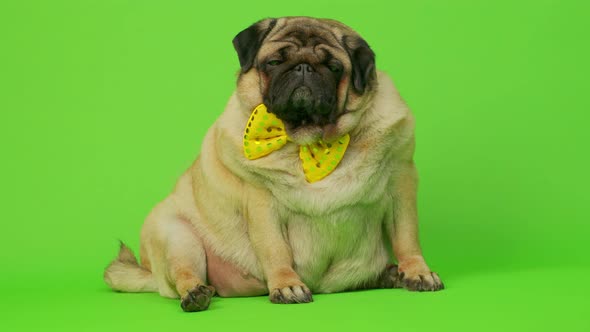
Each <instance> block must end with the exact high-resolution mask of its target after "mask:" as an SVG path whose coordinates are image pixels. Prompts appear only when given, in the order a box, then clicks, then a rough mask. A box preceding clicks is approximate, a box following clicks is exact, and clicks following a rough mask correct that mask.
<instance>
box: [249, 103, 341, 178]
mask: <svg viewBox="0 0 590 332" xmlns="http://www.w3.org/2000/svg"><path fill="white" fill-rule="evenodd" d="M287 141H290V139H289V137H288V136H287V133H286V132H285V125H284V124H283V122H282V121H281V120H280V119H279V118H277V117H276V116H275V115H274V114H272V113H269V112H268V111H267V109H266V106H265V105H264V104H260V105H258V106H256V108H255V109H254V111H253V112H252V115H251V116H250V119H249V120H248V124H246V128H245V129H244V155H245V156H246V158H248V159H250V160H254V159H258V158H262V157H264V156H266V155H268V154H270V153H272V152H273V151H276V150H278V149H280V148H282V147H283V146H285V144H287ZM349 141H350V136H349V135H348V134H346V135H345V136H342V137H340V138H339V139H338V140H336V141H334V142H333V143H324V142H323V141H322V140H319V141H318V142H316V143H313V144H310V145H301V146H300V147H299V158H300V159H301V162H302V164H303V172H304V173H305V179H306V180H307V182H316V181H319V180H321V179H323V178H325V177H326V176H328V175H329V174H330V173H332V171H333V170H334V169H335V168H336V167H337V166H338V163H340V161H341V160H342V157H343V156H344V152H345V151H346V148H347V147H348V142H349Z"/></svg>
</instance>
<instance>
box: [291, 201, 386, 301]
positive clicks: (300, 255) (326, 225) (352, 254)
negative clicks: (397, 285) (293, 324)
mask: <svg viewBox="0 0 590 332" xmlns="http://www.w3.org/2000/svg"><path fill="white" fill-rule="evenodd" d="M390 213H391V207H389V206H388V205H387V204H385V200H380V201H378V202H375V203H373V204H367V205H360V204H359V205H356V206H349V207H345V208H342V209H339V210H338V211H335V212H333V213H331V214H329V215H325V216H321V217H309V216H304V215H301V214H292V215H290V218H289V221H288V228H287V233H288V238H289V242H290V245H291V249H292V252H293V259H294V263H295V270H296V272H297V273H298V274H299V275H300V276H301V278H302V280H303V282H304V283H306V285H307V286H308V287H309V288H310V289H311V290H312V292H315V293H332V292H339V291H344V290H350V289H357V288H359V287H363V286H364V285H367V284H368V283H371V282H372V281H374V280H376V279H377V278H378V277H379V275H380V274H381V273H382V272H383V269H384V267H385V265H386V264H387V261H388V257H389V255H388V252H387V248H386V241H385V240H384V239H385V237H384V234H383V220H384V218H387V217H388V215H389V214H390Z"/></svg>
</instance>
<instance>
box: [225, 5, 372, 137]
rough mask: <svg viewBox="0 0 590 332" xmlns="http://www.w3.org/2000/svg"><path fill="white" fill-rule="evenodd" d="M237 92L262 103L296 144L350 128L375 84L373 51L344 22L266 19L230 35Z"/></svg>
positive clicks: (251, 104)
mask: <svg viewBox="0 0 590 332" xmlns="http://www.w3.org/2000/svg"><path fill="white" fill-rule="evenodd" d="M233 44H234V47H235V49H236V51H237V53H238V58H239V61H240V66H241V71H240V77H239V79H238V96H239V98H240V100H241V101H242V103H243V104H244V105H245V106H246V107H248V108H250V109H251V108H253V107H254V106H256V105H257V104H260V103H264V104H265V105H266V106H267V107H268V110H269V111H270V112H271V113H274V114H275V115H276V116H277V117H278V118H280V119H281V120H282V121H283V122H284V123H285V126H286V129H287V133H288V134H289V136H290V137H291V138H292V139H293V140H294V141H296V142H298V143H300V144H309V143H310V142H313V141H316V140H317V139H319V138H323V139H324V140H327V141H330V140H331V139H334V138H336V137H338V136H340V135H342V134H345V133H347V132H348V131H350V130H351V129H352V128H354V126H356V124H357V123H358V121H359V119H360V113H362V110H363V109H364V107H363V106H365V104H366V102H367V101H368V100H369V98H370V96H371V95H372V92H373V91H374V89H375V80H376V73H375V55H374V53H373V51H372V50H371V49H370V48H369V45H368V44H367V43H366V42H365V40H364V39H362V38H361V37H360V36H359V35H358V34H357V33H356V32H354V31H353V30H352V29H351V28H349V27H347V26H345V25H344V24H342V23H340V22H337V21H333V20H327V19H315V18H310V17H284V18H279V19H265V20H262V21H259V22H257V23H255V24H253V25H252V26H250V27H249V28H247V29H245V30H243V31H242V32H240V33H239V34H238V35H237V36H236V37H235V38H234V40H233Z"/></svg>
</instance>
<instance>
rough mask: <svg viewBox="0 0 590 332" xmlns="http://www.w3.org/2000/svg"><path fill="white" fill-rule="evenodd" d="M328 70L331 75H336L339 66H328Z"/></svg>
mask: <svg viewBox="0 0 590 332" xmlns="http://www.w3.org/2000/svg"><path fill="white" fill-rule="evenodd" d="M328 68H329V69H330V71H331V72H333V73H337V72H339V71H340V66H338V65H336V64H329V65H328Z"/></svg>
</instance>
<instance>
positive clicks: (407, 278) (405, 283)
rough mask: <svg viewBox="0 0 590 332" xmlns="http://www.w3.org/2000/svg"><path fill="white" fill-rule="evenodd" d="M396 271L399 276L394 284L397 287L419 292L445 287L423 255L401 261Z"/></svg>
mask: <svg viewBox="0 0 590 332" xmlns="http://www.w3.org/2000/svg"><path fill="white" fill-rule="evenodd" d="M395 272H396V273H397V277H396V278H395V281H394V284H395V286H397V287H404V288H405V289H407V290H410V291H418V292H424V291H439V290H442V289H444V288H445V285H444V284H443V282H442V281H441V280H440V277H439V276H438V274H436V272H432V271H430V269H429V268H428V266H427V265H426V263H425V262H424V259H423V258H422V257H421V256H420V257H414V258H412V259H408V260H406V261H403V262H400V264H399V266H398V268H397V269H396V271H395Z"/></svg>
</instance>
